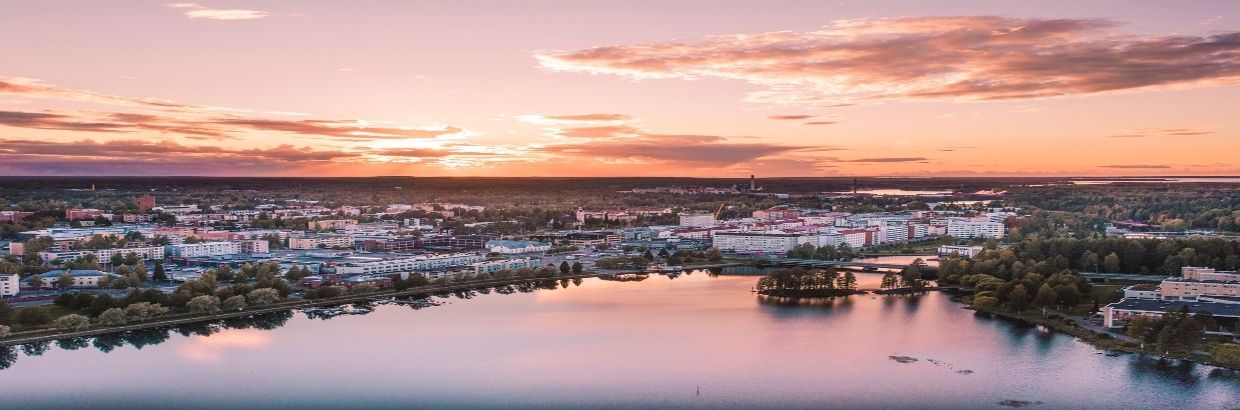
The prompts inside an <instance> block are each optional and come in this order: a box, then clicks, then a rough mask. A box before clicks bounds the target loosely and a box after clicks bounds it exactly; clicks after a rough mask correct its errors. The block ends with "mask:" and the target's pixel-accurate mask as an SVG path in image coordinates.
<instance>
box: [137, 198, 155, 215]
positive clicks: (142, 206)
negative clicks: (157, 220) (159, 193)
mask: <svg viewBox="0 0 1240 410" xmlns="http://www.w3.org/2000/svg"><path fill="white" fill-rule="evenodd" d="M154 207H155V197H153V196H150V195H143V196H140V197H138V210H139V211H142V212H146V211H149V210H151V208H154Z"/></svg>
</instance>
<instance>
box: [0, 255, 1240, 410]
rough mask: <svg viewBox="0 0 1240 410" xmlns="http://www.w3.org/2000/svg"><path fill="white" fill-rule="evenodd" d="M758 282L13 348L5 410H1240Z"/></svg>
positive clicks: (944, 307)
mask: <svg viewBox="0 0 1240 410" xmlns="http://www.w3.org/2000/svg"><path fill="white" fill-rule="evenodd" d="M861 276H864V278H862V281H863V282H870V281H874V280H876V278H877V276H878V275H874V274H861ZM755 280H756V277H753V276H733V275H722V276H710V275H708V274H707V273H706V272H704V271H698V272H693V273H691V274H686V275H681V276H679V277H677V278H674V279H671V278H668V277H664V276H657V275H656V276H651V277H649V278H647V279H645V280H642V281H634V282H617V281H607V280H601V279H586V280H583V281H578V283H577V284H574V283H572V282H568V281H565V282H563V285H567V287H563V286H562V284H561V283H559V282H556V283H554V284H553V285H551V286H547V285H548V284H546V283H544V285H543V289H537V290H536V289H534V288H533V287H526V288H523V289H512V288H509V289H502V290H503V292H504V293H506V294H499V293H498V292H490V294H469V295H464V296H466V297H468V299H462V298H458V297H455V296H452V297H434V298H432V299H433V300H436V301H440V302H442V303H443V304H442V305H439V306H431V307H424V308H418V309H415V308H412V307H410V306H399V305H378V306H376V307H375V309H374V311H373V312H372V313H369V314H366V315H345V316H338V317H335V318H332V319H327V320H324V319H312V318H308V317H307V316H306V315H305V314H303V313H300V312H297V313H291V314H288V315H273V316H268V317H264V318H260V319H261V320H252V321H235V322H231V323H229V324H217V325H213V326H194V327H186V328H180V329H175V330H168V329H161V330H158V331H152V332H145V333H142V334H136V335H128V336H125V337H109V338H102V339H99V340H94V339H92V340H77V341H68V342H62V343H52V344H51V345H50V346H34V347H27V348H26V349H24V350H28V351H30V352H29V353H23V352H21V350H23V349H17V350H16V351H14V350H9V351H8V354H7V355H6V356H5V357H4V363H7V364H8V368H7V369H4V370H0V395H2V396H0V397H4V399H3V402H4V407H6V408H43V407H129V408H154V407H158V408H187V407H243V406H244V407H253V408H273V407H275V408H278V407H284V408H288V407H297V408H307V407H309V408H320V407H367V408H379V407H410V406H413V407H436V408H441V407H448V408H451V407H512V406H536V407H616V408H632V407H656V406H657V407H728V408H734V407H778V408H789V407H823V406H830V407H844V408H891V407H917V408H1004V407H1003V406H1001V405H1000V404H999V403H1000V402H1001V401H1004V400H1021V401H1028V402H1030V403H1031V404H1030V405H1029V406H1028V407H1026V408H1034V409H1037V408H1044V409H1061V408H1177V409H1189V408H1192V409H1195V408H1202V409H1209V408H1214V409H1218V408H1233V407H1235V406H1237V405H1238V404H1240V381H1237V380H1236V379H1234V378H1229V376H1227V375H1226V372H1222V371H1212V370H1211V369H1212V368H1210V367H1207V366H1201V365H1194V364H1181V363H1178V362H1171V361H1165V360H1159V359H1156V358H1148V357H1142V356H1137V355H1120V356H1114V357H1111V356H1107V355H1104V354H1101V353H1102V352H1099V351H1097V350H1096V349H1094V348H1093V347H1091V346H1089V345H1087V344H1085V343H1082V342H1079V341H1076V340H1075V339H1074V338H1072V337H1068V336H1064V335H1060V334H1056V333H1052V332H1048V331H1046V330H1044V329H1040V328H1037V327H1031V326H1025V325H1018V324H1014V323H1011V322H1008V321H1004V320H999V319H993V318H989V317H984V316H980V315H976V314H974V313H973V312H972V311H969V310H965V309H961V308H960V305H959V304H957V303H954V302H952V301H950V300H949V299H948V297H947V296H946V295H944V294H940V293H931V294H927V295H923V296H916V297H902V296H871V295H861V296H852V297H848V298H836V299H825V300H818V301H815V302H793V301H786V300H774V299H768V298H765V297H760V296H757V295H754V294H752V293H751V292H750V289H751V288H752V287H753V285H754V282H755ZM550 287H555V288H556V289H549V288H550ZM58 345H63V346H58ZM69 349H72V350H69ZM104 350H107V351H108V353H104V352H103V351H104ZM32 354H37V356H32ZM891 356H907V357H910V358H915V359H916V360H915V361H912V362H909V363H902V362H900V361H896V360H893V359H892V358H891ZM1038 402H1041V403H1040V404H1038Z"/></svg>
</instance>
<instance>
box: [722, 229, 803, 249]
mask: <svg viewBox="0 0 1240 410" xmlns="http://www.w3.org/2000/svg"><path fill="white" fill-rule="evenodd" d="M815 242H817V235H810V234H794V233H774V232H715V233H714V246H715V247H716V248H719V250H721V251H724V252H741V253H749V252H761V253H786V252H788V251H790V250H792V248H795V247H797V246H799V245H801V244H803V243H815ZM815 246H817V245H816V244H815Z"/></svg>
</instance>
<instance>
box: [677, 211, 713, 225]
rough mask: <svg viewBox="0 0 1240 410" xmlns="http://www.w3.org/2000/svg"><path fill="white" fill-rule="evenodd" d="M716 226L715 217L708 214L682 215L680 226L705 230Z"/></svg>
mask: <svg viewBox="0 0 1240 410" xmlns="http://www.w3.org/2000/svg"><path fill="white" fill-rule="evenodd" d="M714 225H715V215H714V214H708V213H695V214H680V226H689V227H694V228H704V227H707V226H714Z"/></svg>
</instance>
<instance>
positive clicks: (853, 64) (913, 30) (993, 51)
mask: <svg viewBox="0 0 1240 410" xmlns="http://www.w3.org/2000/svg"><path fill="white" fill-rule="evenodd" d="M1117 25H1118V24H1117V23H1115V22H1112V21H1109V20H1099V19H1054V20H1047V19H1017V18H1005V17H994V16H962V17H902V18H888V19H873V20H844V21H836V22H833V23H831V24H829V25H827V26H825V27H824V28H823V29H821V30H818V31H811V32H790V31H788V32H770V33H758V34H735V35H724V36H716V37H708V38H704V39H702V40H698V41H691V42H653V43H642V44H633V45H614V46H601V47H593V48H589V49H585V50H578V51H555V52H549V51H548V52H539V53H537V54H536V58H537V59H538V60H539V62H540V64H541V65H542V66H543V67H546V68H549V69H552V70H558V71H572V72H586V73H598V74H615V75H622V76H628V77H632V78H638V79H646V78H650V79H657V78H678V79H694V78H725V79H735V80H741V81H747V82H750V83H753V84H757V85H762V86H766V87H768V90H766V91H760V92H756V93H753V94H751V95H750V98H751V99H753V100H759V101H774V102H785V103H787V102H791V103H806V104H813V105H819V106H836V105H841V104H853V103H857V102H867V101H888V100H955V99H968V100H998V99H1020V98H1036V97H1052V96H1062V95H1081V94H1093V93H1101V92H1109V91H1119V90H1136V89H1145V88H1180V87H1207V86H1216V85H1225V84H1236V83H1238V82H1240V32H1235V31H1233V32H1225V33H1221V34H1216V35H1210V36H1188V35H1168V36H1145V37H1142V36H1131V35H1115V34H1114V33H1110V32H1108V30H1110V29H1112V28H1114V27H1116V26H1117Z"/></svg>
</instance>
